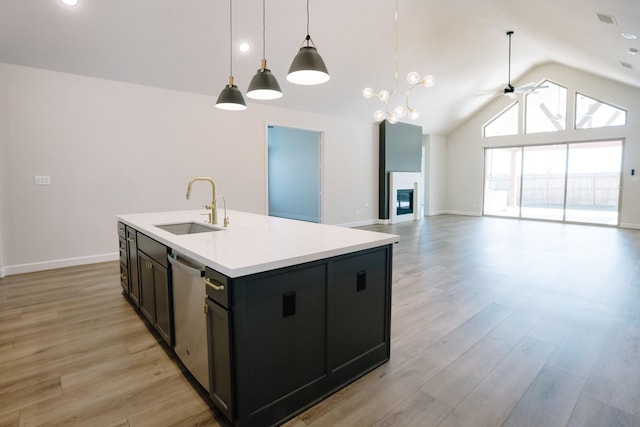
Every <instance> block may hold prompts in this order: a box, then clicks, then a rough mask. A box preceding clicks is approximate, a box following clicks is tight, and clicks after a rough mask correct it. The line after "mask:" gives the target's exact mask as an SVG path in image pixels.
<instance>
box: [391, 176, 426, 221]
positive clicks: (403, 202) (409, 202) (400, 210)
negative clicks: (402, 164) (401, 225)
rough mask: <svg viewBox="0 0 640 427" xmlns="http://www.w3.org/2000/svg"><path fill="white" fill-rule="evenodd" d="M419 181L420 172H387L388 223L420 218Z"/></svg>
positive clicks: (420, 179)
mask: <svg viewBox="0 0 640 427" xmlns="http://www.w3.org/2000/svg"><path fill="white" fill-rule="evenodd" d="M421 182H422V174H421V173H420V172H389V205H388V206H389V223H391V224H394V223H396V222H402V221H412V220H413V221H417V220H419V219H420V218H421V216H422V212H421V210H422V207H421V204H420V199H421V198H420V188H422V185H420V183H421Z"/></svg>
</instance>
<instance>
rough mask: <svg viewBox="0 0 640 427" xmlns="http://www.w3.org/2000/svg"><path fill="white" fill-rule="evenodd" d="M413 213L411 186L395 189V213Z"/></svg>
mask: <svg viewBox="0 0 640 427" xmlns="http://www.w3.org/2000/svg"><path fill="white" fill-rule="evenodd" d="M412 213H413V188H412V189H408V188H406V189H401V190H396V215H408V214H412Z"/></svg>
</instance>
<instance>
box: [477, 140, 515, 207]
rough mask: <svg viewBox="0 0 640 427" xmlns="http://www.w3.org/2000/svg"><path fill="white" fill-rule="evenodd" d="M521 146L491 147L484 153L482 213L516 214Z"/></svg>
mask: <svg viewBox="0 0 640 427" xmlns="http://www.w3.org/2000/svg"><path fill="white" fill-rule="evenodd" d="M521 175H522V148H521V147H509V148H492V149H487V150H486V151H485V156H484V209H483V212H484V214H485V215H497V216H509V217H515V218H518V217H520V186H521Z"/></svg>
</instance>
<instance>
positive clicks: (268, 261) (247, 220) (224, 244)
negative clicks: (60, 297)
mask: <svg viewBox="0 0 640 427" xmlns="http://www.w3.org/2000/svg"><path fill="white" fill-rule="evenodd" d="M206 213H207V211H205V210H189V211H170V212H151V213H141V214H128V215H117V216H116V217H117V219H118V220H120V221H122V222H123V223H125V224H127V225H129V226H131V227H133V228H135V229H136V230H138V231H141V232H142V233H144V234H146V235H147V236H149V237H151V238H153V239H155V240H157V241H158V242H160V243H163V244H165V245H166V246H169V247H171V248H172V249H173V250H174V251H176V252H178V253H181V254H183V255H185V256H187V257H188V258H191V259H193V260H195V261H198V262H199V263H201V264H203V265H206V266H208V267H211V268H213V269H214V270H216V271H218V272H220V273H222V274H224V275H226V276H228V277H240V276H246V275H248V274H253V273H259V272H262V271H269V270H274V269H276V268H281V267H288V266H292V265H297V264H302V263H304V262H309V261H315V260H320V259H324V258H329V257H333V256H336V255H343V254H347V253H351V252H356V251H360V250H364V249H370V248H375V247H378V246H384V245H388V244H391V243H397V242H398V241H399V237H398V236H397V235H394V234H386V233H378V232H373V231H366V230H358V229H354V228H346V227H340V226H334V225H325V224H315V223H311V222H305V221H295V220H290V219H283V218H276V217H270V216H265V215H257V214H251V213H247V212H239V211H232V210H228V211H227V213H228V216H229V220H230V224H229V227H228V228H224V227H222V223H223V218H224V217H223V211H222V210H218V222H219V224H220V225H218V226H215V227H217V228H220V229H221V230H220V231H216V232H213V233H195V234H184V235H176V234H173V233H170V232H168V231H165V230H162V229H161V228H158V227H156V225H164V224H176V223H184V222H198V223H203V224H204V222H205V221H206V219H207V216H206V215H203V214H206Z"/></svg>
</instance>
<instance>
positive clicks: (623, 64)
mask: <svg viewBox="0 0 640 427" xmlns="http://www.w3.org/2000/svg"><path fill="white" fill-rule="evenodd" d="M620 65H622V66H623V67H624V68H628V69H630V70H633V65H631V64H629V63H628V62H624V61H620Z"/></svg>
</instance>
